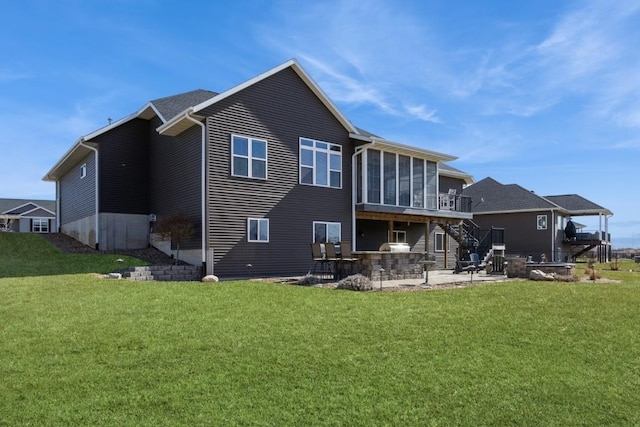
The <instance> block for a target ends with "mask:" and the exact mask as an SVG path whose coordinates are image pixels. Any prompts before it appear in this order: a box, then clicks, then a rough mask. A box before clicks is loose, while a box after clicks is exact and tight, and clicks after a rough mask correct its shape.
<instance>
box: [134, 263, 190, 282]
mask: <svg viewBox="0 0 640 427" xmlns="http://www.w3.org/2000/svg"><path fill="white" fill-rule="evenodd" d="M122 277H123V278H126V279H129V280H158V281H165V282H183V281H200V279H201V277H202V275H201V273H200V267H196V266H195V265H149V266H145V267H131V268H128V269H126V270H123V271H122Z"/></svg>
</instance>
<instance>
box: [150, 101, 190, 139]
mask: <svg viewBox="0 0 640 427" xmlns="http://www.w3.org/2000/svg"><path fill="white" fill-rule="evenodd" d="M193 115H194V110H193V107H189V108H187V109H185V110H183V111H182V112H180V113H178V114H176V115H175V116H174V117H172V118H171V120H169V121H168V122H165V123H163V124H161V125H160V126H158V127H157V128H156V132H158V133H159V134H160V135H162V134H164V132H166V131H167V130H169V129H171V128H172V127H173V126H174V125H175V124H176V123H180V122H181V121H183V120H188V119H187V117H193Z"/></svg>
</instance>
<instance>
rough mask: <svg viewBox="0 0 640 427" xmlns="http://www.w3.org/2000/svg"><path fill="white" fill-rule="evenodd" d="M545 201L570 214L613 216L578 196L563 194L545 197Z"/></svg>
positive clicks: (604, 209) (605, 209)
mask: <svg viewBox="0 0 640 427" xmlns="http://www.w3.org/2000/svg"><path fill="white" fill-rule="evenodd" d="M545 199H547V200H549V201H551V202H553V203H555V204H556V205H558V206H560V207H561V208H564V209H566V210H567V211H569V213H571V214H574V215H578V214H580V213H589V212H592V213H603V214H609V215H610V214H611V212H610V211H609V210H608V209H607V208H604V207H602V206H600V205H598V204H596V203H593V202H592V201H590V200H587V199H585V198H584V197H582V196H579V195H577V194H563V195H559V196H545Z"/></svg>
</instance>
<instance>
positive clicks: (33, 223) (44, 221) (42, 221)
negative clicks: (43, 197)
mask: <svg viewBox="0 0 640 427" xmlns="http://www.w3.org/2000/svg"><path fill="white" fill-rule="evenodd" d="M36 221H37V222H38V228H39V230H38V231H36V230H35V227H36ZM43 224H44V226H45V227H46V230H43V229H42V228H43V227H42V225H43ZM31 232H32V233H48V232H49V219H48V218H31Z"/></svg>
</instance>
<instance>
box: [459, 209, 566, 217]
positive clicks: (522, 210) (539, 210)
mask: <svg viewBox="0 0 640 427" xmlns="http://www.w3.org/2000/svg"><path fill="white" fill-rule="evenodd" d="M554 211H555V212H559V213H560V212H562V213H566V211H565V210H564V209H562V208H549V209H516V210H509V211H489V212H471V213H472V214H473V215H474V216H475V215H501V214H512V213H532V212H539V213H540V214H541V215H544V214H545V213H547V212H554Z"/></svg>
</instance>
